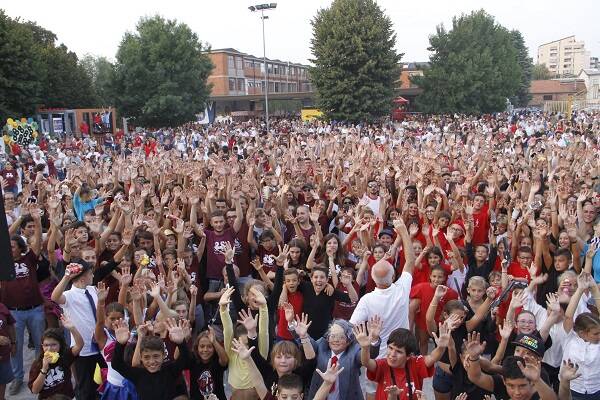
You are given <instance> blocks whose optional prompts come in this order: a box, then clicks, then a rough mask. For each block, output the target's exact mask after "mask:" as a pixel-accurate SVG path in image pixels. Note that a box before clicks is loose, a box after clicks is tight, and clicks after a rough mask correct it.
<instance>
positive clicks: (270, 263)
mask: <svg viewBox="0 0 600 400" xmlns="http://www.w3.org/2000/svg"><path fill="white" fill-rule="evenodd" d="M278 255H279V250H278V249H277V247H273V248H272V249H271V250H267V249H265V248H264V247H263V246H262V245H259V246H258V249H257V250H256V256H257V257H258V259H259V260H260V262H261V264H262V265H263V270H264V271H265V272H266V273H267V274H268V273H269V272H275V271H276V270H277V265H276V264H275V258H276V257H277V256H278Z"/></svg>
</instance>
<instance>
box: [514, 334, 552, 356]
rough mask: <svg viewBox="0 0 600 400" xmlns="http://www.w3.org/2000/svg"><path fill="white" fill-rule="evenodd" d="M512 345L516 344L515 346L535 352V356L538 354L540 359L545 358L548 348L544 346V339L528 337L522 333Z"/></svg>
mask: <svg viewBox="0 0 600 400" xmlns="http://www.w3.org/2000/svg"><path fill="white" fill-rule="evenodd" d="M512 344H514V345H515V346H521V347H524V348H526V349H527V350H530V351H533V352H534V353H535V354H537V355H538V356H540V357H543V356H544V352H545V351H546V347H545V346H544V342H543V341H542V339H540V338H538V337H536V336H533V335H526V334H524V333H521V334H519V335H517V337H515V340H514V342H512Z"/></svg>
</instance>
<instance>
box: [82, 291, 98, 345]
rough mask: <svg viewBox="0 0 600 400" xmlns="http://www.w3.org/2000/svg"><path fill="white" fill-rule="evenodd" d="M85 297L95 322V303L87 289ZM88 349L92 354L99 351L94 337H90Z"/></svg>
mask: <svg viewBox="0 0 600 400" xmlns="http://www.w3.org/2000/svg"><path fill="white" fill-rule="evenodd" d="M85 297H86V298H87V301H88V302H89V303H90V307H92V314H94V321H97V320H98V319H97V317H96V303H94V298H93V297H92V294H91V293H90V292H88V290H87V289H85ZM90 348H91V350H92V351H93V352H98V351H100V348H99V347H98V343H96V339H94V337H93V336H92V343H91V345H90Z"/></svg>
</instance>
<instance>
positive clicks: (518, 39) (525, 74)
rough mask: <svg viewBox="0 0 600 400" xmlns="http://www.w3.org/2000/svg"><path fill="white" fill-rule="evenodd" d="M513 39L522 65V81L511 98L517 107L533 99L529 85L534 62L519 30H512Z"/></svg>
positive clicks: (524, 105) (525, 104) (523, 105)
mask: <svg viewBox="0 0 600 400" xmlns="http://www.w3.org/2000/svg"><path fill="white" fill-rule="evenodd" d="M510 34H511V36H512V39H513V46H515V49H516V50H517V61H518V62H519V66H520V67H521V82H520V85H519V88H518V90H517V93H515V95H514V96H513V98H512V99H511V101H512V103H513V105H515V106H517V107H526V106H527V104H529V100H531V94H530V93H529V87H530V86H531V75H532V71H533V62H532V60H531V57H529V51H528V50H527V47H526V46H525V40H524V39H523V35H521V32H519V31H518V30H512V31H510Z"/></svg>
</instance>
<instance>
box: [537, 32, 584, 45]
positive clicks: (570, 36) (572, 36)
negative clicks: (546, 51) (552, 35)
mask: <svg viewBox="0 0 600 400" xmlns="http://www.w3.org/2000/svg"><path fill="white" fill-rule="evenodd" d="M569 38H573V39H575V35H569V36H565V37H564V38H560V39H556V40H551V41H549V42H546V43H542V44H540V45H539V46H538V47H542V46H545V45H547V44H550V43H555V42H560V41H561V40H565V39H569Z"/></svg>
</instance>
